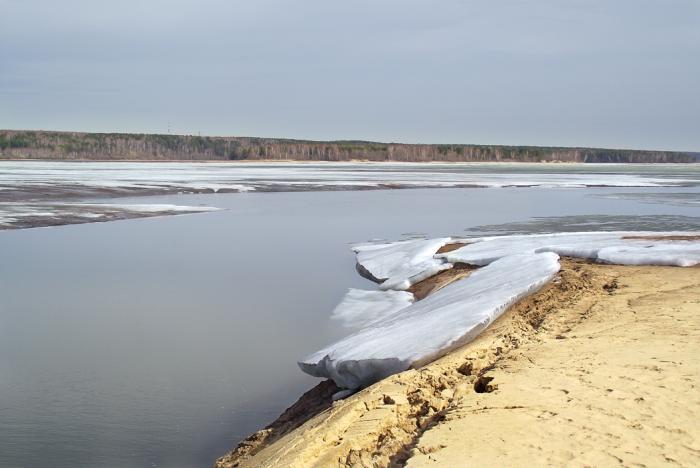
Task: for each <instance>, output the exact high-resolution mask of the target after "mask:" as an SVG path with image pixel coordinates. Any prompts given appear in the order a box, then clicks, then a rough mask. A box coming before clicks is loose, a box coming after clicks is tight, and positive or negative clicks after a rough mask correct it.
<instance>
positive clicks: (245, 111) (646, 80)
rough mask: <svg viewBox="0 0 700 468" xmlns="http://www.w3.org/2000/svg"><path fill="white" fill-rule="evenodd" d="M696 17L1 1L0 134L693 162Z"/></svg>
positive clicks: (684, 8) (682, 7)
mask: <svg viewBox="0 0 700 468" xmlns="http://www.w3.org/2000/svg"><path fill="white" fill-rule="evenodd" d="M699 5H700V4H699V3H698V2H697V1H696V0H664V1H662V0H657V1H649V0H616V1H609V0H607V1H606V0H588V1H583V0H571V1H566V2H562V1H561V0H542V1H537V0H535V1H519V0H502V1H497V2H494V1H490V2H487V1H482V2H476V1H456V0H455V1H448V0H445V1H440V2H430V1H427V0H425V1H417V0H400V1H398V0H392V1H353V2H328V1H325V2H324V1H318V0H308V1H303V2H302V1H292V0H287V1H285V0H276V1H273V0H255V1H248V2H240V1H232V0H230V1H229V0H227V1H224V0H205V1H184V0H179V1H175V0H167V1H166V0H150V1H143V0H141V1H134V0H122V1H120V2H111V1H107V0H102V1H98V0H62V1H60V2H59V1H55V0H0V128H45V129H63V130H87V131H132V132H165V131H166V129H167V126H168V122H170V123H171V128H172V131H173V132H178V133H197V132H201V133H202V134H215V135H257V136H280V137H296V138H313V139H336V138H343V139H355V138H360V139H373V140H382V141H406V142H465V143H469V142H473V143H504V144H540V145H548V144H551V145H569V146H572V145H586V146H614V147H630V148H657V149H681V150H700V131H698V128H699V127H698V122H700V91H698V83H700V60H699V59H698V57H700V28H699V27H698V24H700V6H699Z"/></svg>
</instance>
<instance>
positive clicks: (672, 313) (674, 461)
mask: <svg viewBox="0 0 700 468" xmlns="http://www.w3.org/2000/svg"><path fill="white" fill-rule="evenodd" d="M463 274H467V272H459V276H462V275H463ZM453 280H455V278H454V277H446V278H443V279H437V280H435V279H433V281H453ZM439 286H440V284H430V285H423V287H424V288H425V290H426V291H432V290H433V289H435V288H436V287H439ZM698 356H700V268H697V267H695V268H674V267H656V266H643V267H632V266H611V265H598V264H591V263H586V262H583V261H576V260H568V259H563V260H562V271H561V272H560V274H559V275H558V277H557V278H556V279H555V280H554V281H553V282H552V283H551V284H549V285H548V286H546V287H545V288H544V289H542V290H541V291H540V292H538V293H537V294H535V295H533V296H531V297H529V298H527V299H525V300H523V301H521V302H520V303H518V304H517V305H516V306H514V307H513V308H511V310H509V311H508V312H506V313H505V314H504V315H503V316H502V317H501V318H500V319H499V320H498V321H496V322H495V323H494V324H493V325H492V326H491V327H490V328H489V329H488V330H487V331H486V332H484V333H483V334H482V335H481V336H480V337H479V338H478V339H477V340H475V341H474V342H472V343H470V344H468V345H466V346H464V347H463V348H460V349H459V350H457V351H454V352H452V353H450V354H449V355H447V356H445V357H443V358H441V359H439V360H437V361H435V362H433V363H431V364H429V365H427V366H425V367H423V368H420V369H416V370H409V371H406V372H403V373H401V374H397V375H394V376H392V377H389V378H387V379H385V380H383V381H381V382H378V383H376V384H374V385H372V386H370V387H368V388H366V389H364V390H362V391H360V392H358V393H357V394H355V395H353V396H351V397H349V398H347V399H345V400H342V401H336V402H331V399H330V396H331V395H332V394H333V393H334V392H335V391H337V389H336V387H335V385H333V384H332V383H331V382H323V383H321V384H319V385H318V386H317V387H316V388H314V389H312V390H311V391H309V392H308V393H307V394H305V395H304V396H303V397H302V398H301V399H300V400H299V401H298V402H297V403H295V404H294V405H293V406H292V407H291V408H289V409H288V410H287V411H286V412H285V413H284V414H283V415H282V416H280V418H279V419H278V420H276V421H275V422H274V423H272V424H271V425H270V426H268V428H266V429H264V430H262V431H259V432H257V433H256V434H253V435H252V436H251V437H249V438H248V439H246V440H245V441H243V442H242V443H241V444H240V445H239V446H238V447H237V448H236V449H235V450H234V451H233V452H231V453H229V454H227V455H226V456H224V457H222V458H221V459H219V460H217V462H216V466H217V467H233V466H241V467H248V466H251V467H252V466H314V465H315V466H390V465H394V466H402V465H407V466H412V467H417V466H424V465H429V466H520V465H525V464H532V463H533V462H534V463H535V464H538V465H543V464H549V465H569V466H601V465H602V466H612V465H615V466H617V465H623V466H658V465H681V466H700V422H698V421H700V389H699V388H698V384H699V383H700V363H699V362H698Z"/></svg>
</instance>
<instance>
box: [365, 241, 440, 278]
mask: <svg viewBox="0 0 700 468" xmlns="http://www.w3.org/2000/svg"><path fill="white" fill-rule="evenodd" d="M448 242H450V238H449V237H441V238H438V239H419V240H410V241H401V242H394V243H389V244H362V245H357V246H355V247H353V250H354V251H355V253H356V255H357V264H358V265H359V267H360V270H361V271H362V272H363V273H364V274H365V275H367V274H368V276H370V277H371V278H372V279H374V280H375V281H377V282H379V283H380V285H379V287H380V289H385V290H386V289H397V290H404V289H408V288H410V287H411V285H412V284H415V283H417V282H419V281H422V280H424V279H425V278H429V277H431V276H433V275H434V274H436V273H438V272H440V271H442V270H446V269H449V268H452V265H451V264H449V263H446V262H445V261H444V260H442V259H440V258H435V252H437V250H438V249H439V248H440V247H442V246H443V245H445V244H447V243H448Z"/></svg>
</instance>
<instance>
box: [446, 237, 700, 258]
mask: <svg viewBox="0 0 700 468" xmlns="http://www.w3.org/2000/svg"><path fill="white" fill-rule="evenodd" d="M689 234H690V235H697V234H698V233H688V232H656V233H653V232H573V233H558V234H533V235H516V236H495V237H481V238H473V239H463V240H462V242H466V245H465V246H464V247H460V248H459V249H457V250H453V251H451V252H447V253H444V254H438V255H436V257H439V258H442V259H444V260H446V261H447V262H450V263H457V262H459V263H468V264H471V265H477V266H481V265H487V264H489V263H491V262H493V261H494V260H497V259H499V258H503V257H506V256H509V255H515V254H518V253H524V252H531V253H538V252H554V253H557V254H559V255H562V256H567V257H576V258H586V259H590V260H595V261H599V262H603V263H617V264H623V265H641V264H644V265H675V266H692V265H696V264H698V263H700V241H693V240H686V241H678V240H668V239H664V237H668V236H674V235H689Z"/></svg>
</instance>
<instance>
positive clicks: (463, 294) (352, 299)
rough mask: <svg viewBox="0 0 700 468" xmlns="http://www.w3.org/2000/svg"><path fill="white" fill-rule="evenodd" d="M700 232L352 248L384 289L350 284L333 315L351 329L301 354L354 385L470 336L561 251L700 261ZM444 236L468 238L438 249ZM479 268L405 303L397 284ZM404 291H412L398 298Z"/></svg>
mask: <svg viewBox="0 0 700 468" xmlns="http://www.w3.org/2000/svg"><path fill="white" fill-rule="evenodd" d="M698 235H700V233H697V232H578V233H559V234H534V235H510V236H495V237H479V238H465V239H450V238H439V239H428V240H417V241H402V242H395V243H390V244H386V243H385V244H365V245H361V246H358V247H355V249H354V250H355V252H356V253H357V261H358V264H359V265H360V267H361V268H360V270H361V271H362V269H364V270H365V272H364V273H365V274H367V273H369V274H370V275H371V276H373V277H374V278H375V279H378V280H382V279H386V280H385V281H384V282H383V283H381V285H380V287H381V288H382V289H385V290H384V291H360V290H350V292H349V293H348V294H347V295H346V297H345V298H344V300H343V301H342V302H341V304H340V305H339V306H338V307H337V308H336V310H335V311H334V313H333V316H334V318H337V319H340V320H342V321H344V322H345V323H347V324H350V325H353V326H361V327H362V328H361V329H360V330H359V331H357V332H356V333H354V334H352V335H350V336H348V337H347V338H344V339H342V340H340V341H338V342H336V343H333V344H331V345H329V346H327V347H325V348H323V349H321V350H320V351H318V352H316V353H313V354H312V355H310V356H308V357H307V358H305V359H303V360H302V361H300V362H299V366H300V367H301V369H302V370H303V371H304V372H307V373H309V374H311V375H314V376H318V377H327V378H330V379H333V380H334V381H335V383H336V384H337V385H338V386H340V387H344V388H350V389H355V388H359V387H362V386H364V385H367V384H370V383H372V382H375V381H377V380H379V379H382V378H384V377H386V376H388V375H391V374H394V373H396V372H400V371H403V370H406V369H408V368H410V367H417V366H420V365H422V364H425V363H428V362H430V361H432V360H433V359H436V358H437V357H439V356H441V355H443V354H445V353H447V352H449V351H451V350H452V349H455V348H456V347H458V346H461V345H463V344H465V343H467V342H469V341H470V340H472V339H474V337H476V336H477V335H478V334H479V333H480V332H481V331H482V330H483V329H484V328H486V327H487V326H488V325H489V324H490V323H492V322H493V321H494V320H495V319H496V318H497V317H498V316H499V315H500V314H502V313H503V311H505V310H506V309H507V308H508V307H509V306H511V305H512V304H514V303H515V302H517V301H518V300H520V299H521V298H523V297H525V296H527V295H528V294H531V293H533V292H534V291H536V290H537V289H538V288H540V287H541V286H542V285H544V284H545V283H546V282H548V281H549V280H550V279H551V278H552V277H553V276H554V275H555V274H556V273H557V271H559V262H558V259H559V255H562V256H569V257H577V258H586V259H590V260H594V261H598V262H602V263H615V264H623V265H672V266H683V267H686V266H693V265H697V264H700V241H699V240H694V239H695V238H697V236H698ZM447 242H456V243H464V244H465V245H464V246H463V247H460V248H458V249H456V250H453V251H451V252H447V253H443V254H437V253H436V252H437V250H438V249H439V248H440V247H442V246H443V245H445V244H446V243H447ZM458 262H459V263H469V264H472V265H476V266H482V267H483V268H481V269H479V270H476V271H475V272H473V273H472V274H471V275H469V276H468V277H467V278H466V279H463V280H460V281H457V282H455V283H452V284H449V285H448V286H445V287H444V288H443V289H441V290H439V291H437V292H435V293H433V294H432V295H430V296H428V297H427V298H425V299H423V300H421V301H419V302H415V303H413V304H410V305H409V303H410V300H411V299H410V298H409V296H411V295H410V294H409V293H406V292H402V291H392V290H391V289H397V290H401V289H407V288H408V287H409V286H410V285H411V284H414V283H415V282H417V281H420V280H422V279H425V278H428V277H430V276H432V275H434V274H435V273H437V272H438V271H440V270H442V269H445V268H450V267H452V265H453V264H454V263H458ZM397 294H407V295H408V296H397Z"/></svg>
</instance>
